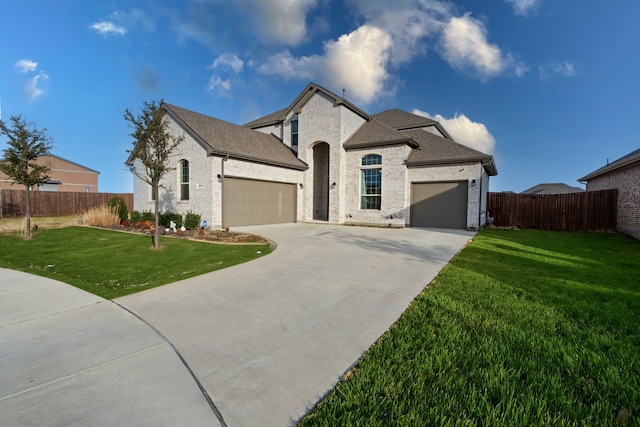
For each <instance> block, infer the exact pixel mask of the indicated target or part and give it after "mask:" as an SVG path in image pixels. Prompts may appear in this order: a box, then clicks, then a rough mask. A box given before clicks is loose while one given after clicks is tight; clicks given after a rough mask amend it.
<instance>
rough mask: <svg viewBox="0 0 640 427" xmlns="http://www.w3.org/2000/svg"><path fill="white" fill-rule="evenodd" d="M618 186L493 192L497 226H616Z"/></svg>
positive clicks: (584, 228) (577, 228) (492, 210)
mask: <svg viewBox="0 0 640 427" xmlns="http://www.w3.org/2000/svg"><path fill="white" fill-rule="evenodd" d="M617 200H618V190H600V191H585V192H581V193H569V194H510V193H489V197H488V201H487V210H488V211H489V216H490V217H493V224H494V225H495V226H498V227H500V226H503V227H518V228H539V229H542V230H559V231H605V230H615V229H616V215H617Z"/></svg>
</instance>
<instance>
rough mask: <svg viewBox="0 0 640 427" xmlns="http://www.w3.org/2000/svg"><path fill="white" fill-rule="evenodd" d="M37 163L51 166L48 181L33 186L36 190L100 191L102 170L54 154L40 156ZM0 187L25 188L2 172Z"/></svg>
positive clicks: (8, 188) (0, 174)
mask: <svg viewBox="0 0 640 427" xmlns="http://www.w3.org/2000/svg"><path fill="white" fill-rule="evenodd" d="M36 163H38V164H43V165H46V166H47V167H48V168H49V172H48V175H49V180H48V181H47V183H45V184H42V185H39V186H37V187H36V188H33V190H36V191H72V192H83V193H97V192H98V174H99V173H100V172H98V171H95V170H93V169H89V168H88V167H85V166H82V165H80V164H78V163H75V162H72V161H70V160H66V159H63V158H62V157H58V156H55V155H53V154H51V155H48V156H39V157H38V158H37V159H36ZM0 189H6V190H16V189H18V190H20V189H24V187H22V186H21V185H18V184H15V183H14V181H13V180H12V179H11V178H9V177H8V176H7V175H5V174H4V173H2V172H0Z"/></svg>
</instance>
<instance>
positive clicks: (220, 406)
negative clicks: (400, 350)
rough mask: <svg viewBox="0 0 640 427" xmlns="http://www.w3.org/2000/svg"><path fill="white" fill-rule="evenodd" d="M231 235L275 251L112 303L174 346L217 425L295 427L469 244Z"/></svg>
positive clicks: (340, 235) (426, 236)
mask: <svg viewBox="0 0 640 427" xmlns="http://www.w3.org/2000/svg"><path fill="white" fill-rule="evenodd" d="M235 230H236V231H246V232H249V233H254V234H258V235H262V236H264V237H267V238H269V239H271V240H273V241H275V242H277V244H278V248H277V249H276V250H275V251H274V253H273V254H271V255H269V256H266V257H263V258H260V259H257V260H254V261H251V262H249V263H246V264H242V265H238V266H234V267H231V268H227V269H224V270H220V271H216V272H213V273H209V274H205V275H202V276H198V277H194V278H191V279H187V280H184V281H181V282H177V283H174V284H170V285H166V286H162V287H159V288H155V289H151V290H148V291H144V292H141V293H138V294H134V295H129V296H126V297H123V298H118V299H117V300H116V301H115V302H116V303H117V304H119V305H121V306H123V307H125V308H126V309H127V310H130V311H131V312H133V313H135V314H136V315H137V316H139V317H140V318H141V319H144V321H145V322H147V323H148V324H150V325H152V326H153V328H155V329H156V330H157V331H159V333H160V334H162V336H163V337H164V338H166V339H167V340H168V341H169V342H170V343H171V344H172V345H173V346H175V348H176V349H177V351H178V352H179V353H180V355H181V356H182V357H183V358H184V360H185V361H186V363H187V364H188V366H189V367H190V369H191V370H192V371H193V373H194V374H195V376H196V377H197V379H198V381H199V382H200V384H201V386H202V387H203V389H204V390H205V393H206V394H208V397H209V398H210V399H211V400H212V401H213V403H214V404H215V407H216V408H217V410H218V411H219V414H220V415H221V417H222V419H223V423H226V425H229V426H286V425H292V424H295V422H296V421H298V420H299V419H300V418H301V417H302V416H303V415H304V414H305V413H306V412H307V411H308V410H309V409H310V408H312V407H313V406H314V404H315V403H316V402H317V401H318V400H319V399H320V398H321V397H322V396H323V395H325V394H326V393H327V392H328V391H329V390H330V389H331V388H332V387H333V386H334V385H335V383H336V382H337V381H338V380H339V379H340V378H341V377H342V375H344V373H345V372H346V371H347V370H349V368H350V367H352V366H353V364H354V363H355V362H356V361H357V359H358V358H359V357H360V356H361V355H362V354H363V352H365V351H366V350H367V348H368V347H369V346H370V345H371V344H373V343H374V342H375V341H376V339H377V338H378V337H379V336H380V335H382V334H383V333H384V332H385V331H386V330H387V329H388V328H389V326H390V325H391V324H393V322H395V321H396V320H397V319H398V317H399V316H400V314H401V313H402V312H403V311H404V310H405V309H406V308H407V306H408V305H409V303H410V302H411V301H412V300H413V299H414V298H415V297H416V296H417V295H418V294H419V293H420V292H421V291H422V290H423V289H424V287H425V286H426V285H427V284H428V283H429V282H430V281H431V280H432V279H433V278H434V277H435V276H436V274H437V273H438V272H439V271H440V269H441V268H442V267H443V266H444V265H445V264H446V263H447V262H448V261H449V260H450V259H451V258H452V257H453V256H454V255H455V254H456V253H457V252H458V251H459V250H460V249H461V248H462V247H463V246H464V245H465V244H466V242H467V241H468V240H469V239H470V238H472V237H473V235H474V233H472V232H467V231H462V230H433V229H431V230H429V229H418V228H410V229H384V228H364V227H348V226H332V225H316V224H282V225H269V226H255V227H239V228H236V229H235Z"/></svg>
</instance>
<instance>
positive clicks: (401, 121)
mask: <svg viewBox="0 0 640 427" xmlns="http://www.w3.org/2000/svg"><path fill="white" fill-rule="evenodd" d="M372 118H374V119H376V120H379V121H380V122H382V123H384V124H386V125H387V126H390V127H392V128H394V129H399V130H400V129H411V128H417V127H426V126H433V125H435V124H436V123H438V122H436V121H435V120H431V119H428V118H426V117H423V116H418V115H417V114H412V113H409V112H407V111H403V110H398V109H397V108H394V109H391V110H385V111H382V112H380V113H378V114H374V115H373V116H372Z"/></svg>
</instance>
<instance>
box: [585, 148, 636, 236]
mask: <svg viewBox="0 0 640 427" xmlns="http://www.w3.org/2000/svg"><path fill="white" fill-rule="evenodd" d="M578 181H580V182H586V183H587V191H597V190H608V189H614V188H615V189H617V190H618V214H617V215H618V218H617V223H618V225H617V228H618V231H621V232H623V233H626V234H630V235H632V236H633V237H635V238H637V239H640V149H637V150H635V151H633V152H631V153H629V154H627V155H626V156H623V157H621V158H619V159H618V160H616V161H614V162H612V163H608V164H607V165H606V166H603V167H601V168H600V169H597V170H595V171H593V172H591V173H590V174H588V175H585V176H583V177H582V178H580V179H579V180H578Z"/></svg>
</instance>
